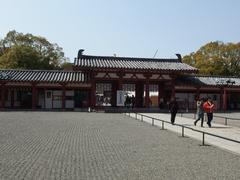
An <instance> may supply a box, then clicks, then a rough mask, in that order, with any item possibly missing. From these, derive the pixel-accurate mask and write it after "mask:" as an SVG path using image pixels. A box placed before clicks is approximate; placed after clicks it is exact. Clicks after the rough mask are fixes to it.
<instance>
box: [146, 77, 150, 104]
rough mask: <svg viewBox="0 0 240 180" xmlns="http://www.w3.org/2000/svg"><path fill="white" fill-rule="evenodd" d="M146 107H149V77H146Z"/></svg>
mask: <svg viewBox="0 0 240 180" xmlns="http://www.w3.org/2000/svg"><path fill="white" fill-rule="evenodd" d="M145 93H146V94H145V107H146V108H149V78H147V79H146V91H145Z"/></svg>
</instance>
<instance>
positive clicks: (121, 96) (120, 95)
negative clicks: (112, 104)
mask: <svg viewBox="0 0 240 180" xmlns="http://www.w3.org/2000/svg"><path fill="white" fill-rule="evenodd" d="M124 95H125V91H122V90H117V106H124V102H125V96H124Z"/></svg>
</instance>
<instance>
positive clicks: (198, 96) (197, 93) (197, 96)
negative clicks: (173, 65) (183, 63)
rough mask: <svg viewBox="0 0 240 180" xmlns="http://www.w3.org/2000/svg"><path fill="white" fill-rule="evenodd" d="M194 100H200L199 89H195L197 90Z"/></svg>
mask: <svg viewBox="0 0 240 180" xmlns="http://www.w3.org/2000/svg"><path fill="white" fill-rule="evenodd" d="M196 98H197V99H199V98H200V87H197V89H196Z"/></svg>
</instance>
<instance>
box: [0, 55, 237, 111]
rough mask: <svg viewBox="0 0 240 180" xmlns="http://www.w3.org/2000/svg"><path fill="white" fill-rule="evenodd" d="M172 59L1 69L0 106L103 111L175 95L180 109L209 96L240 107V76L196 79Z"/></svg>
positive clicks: (87, 59)
mask: <svg viewBox="0 0 240 180" xmlns="http://www.w3.org/2000/svg"><path fill="white" fill-rule="evenodd" d="M197 73H198V70H197V69H196V68H194V67H191V66H189V65H187V64H185V63H182V60H181V56H180V55H177V58H176V59H153V58H134V57H114V56H90V55H83V54H82V51H81V50H80V51H79V53H78V57H77V58H75V60H74V64H73V68H72V70H67V71H66V70H58V71H57V70H16V69H11V70H5V69H0V86H1V90H0V108H1V109H2V110H4V109H33V110H36V109H49V110H51V109H69V110H75V109H86V108H88V107H91V108H94V109H104V108H106V107H119V108H120V107H122V106H124V105H125V104H124V101H125V98H126V96H129V97H134V103H133V106H134V107H133V108H161V109H164V108H167V103H168V102H169V100H170V98H171V97H176V98H177V101H179V104H180V108H181V109H186V110H188V109H195V98H196V97H211V98H212V99H213V100H214V102H215V104H216V105H217V108H218V109H221V110H228V109H240V78H238V77H217V76H199V75H197Z"/></svg>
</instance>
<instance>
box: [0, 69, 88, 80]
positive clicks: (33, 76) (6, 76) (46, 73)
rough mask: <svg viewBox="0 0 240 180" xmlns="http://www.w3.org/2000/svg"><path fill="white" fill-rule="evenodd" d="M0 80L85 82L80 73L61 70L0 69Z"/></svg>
mask: <svg viewBox="0 0 240 180" xmlns="http://www.w3.org/2000/svg"><path fill="white" fill-rule="evenodd" d="M0 80H8V81H21V82H51V83H61V82H66V83H69V82H72V83H77V82H85V81H86V76H85V75H84V74H83V73H82V72H77V71H62V70H59V71H58V70H5V69H4V70H3V69H0Z"/></svg>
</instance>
